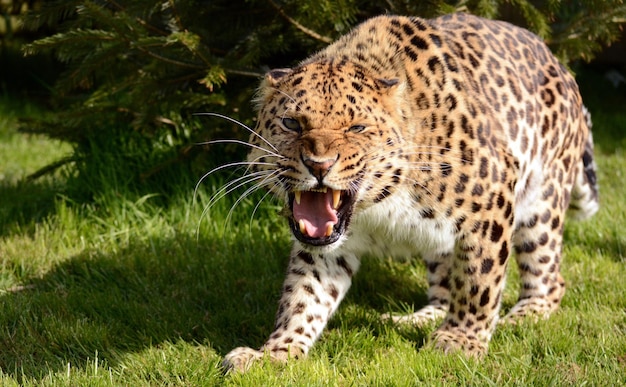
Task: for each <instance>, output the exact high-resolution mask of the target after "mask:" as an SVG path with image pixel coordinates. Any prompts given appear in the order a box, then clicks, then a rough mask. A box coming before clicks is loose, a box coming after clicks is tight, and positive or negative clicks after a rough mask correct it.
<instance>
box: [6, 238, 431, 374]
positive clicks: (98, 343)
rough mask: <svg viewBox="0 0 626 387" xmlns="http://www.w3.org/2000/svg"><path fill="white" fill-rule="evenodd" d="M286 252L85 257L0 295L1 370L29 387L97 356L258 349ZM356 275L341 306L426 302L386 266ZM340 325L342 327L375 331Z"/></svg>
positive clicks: (168, 246)
mask: <svg viewBox="0 0 626 387" xmlns="http://www.w3.org/2000/svg"><path fill="white" fill-rule="evenodd" d="M288 250H289V246H275V243H269V242H267V241H261V242H254V241H251V240H250V239H246V240H240V239H236V238H232V240H230V241H223V240H217V239H213V240H203V241H200V242H198V241H196V240H195V238H192V237H184V236H178V237H176V238H171V239H163V240H155V241H151V243H142V244H137V245H133V246H130V247H128V248H125V249H123V250H120V251H119V252H117V253H115V254H112V255H106V254H102V253H99V252H98V251H85V252H84V253H81V254H80V255H77V256H75V257H73V258H71V259H69V260H68V261H66V262H64V263H62V264H60V265H58V266H57V267H56V268H54V269H53V270H51V271H49V272H48V273H46V274H45V275H44V276H43V277H41V278H36V279H32V280H31V281H28V282H26V283H25V285H24V286H23V287H21V288H19V289H11V290H10V291H8V292H6V293H4V294H2V295H0V310H2V313H1V314H0V369H2V370H3V372H4V373H5V374H7V375H10V376H11V377H14V378H15V379H16V380H18V381H22V380H23V378H24V377H26V378H33V379H36V380H37V379H40V378H43V377H45V376H46V375H49V374H50V373H54V372H62V371H64V370H65V369H67V366H68V363H70V364H71V366H72V367H75V368H76V367H77V368H79V369H84V368H85V367H88V364H89V362H90V361H91V362H93V359H94V358H95V357H96V353H97V357H98V359H100V360H101V361H105V362H106V363H107V364H108V365H109V366H111V367H115V366H116V365H119V364H120V363H123V362H124V354H127V353H137V352H141V351H142V350H145V349H147V348H149V347H155V346H158V345H159V343H163V342H166V341H170V342H176V341H179V340H184V341H187V342H191V343H198V344H200V345H206V346H208V347H210V348H212V349H213V350H214V351H215V354H216V356H223V355H224V354H226V353H227V352H228V351H230V350H231V349H232V348H234V347H236V346H241V345H247V346H252V347H258V346H260V345H261V344H262V343H263V342H264V340H265V339H266V338H267V337H268V335H269V333H271V329H272V326H273V322H274V313H275V310H276V306H277V300H278V296H279V291H280V288H281V284H282V281H283V277H284V272H285V267H286V260H287V254H288ZM259 252H263V254H260V253H259ZM359 274H360V276H357V278H359V279H357V280H356V283H355V286H354V288H353V290H354V292H353V293H352V294H350V296H349V297H348V299H347V300H346V302H345V303H344V304H356V305H357V306H359V307H361V306H363V307H364V308H365V309H375V310H378V311H381V312H382V311H387V310H388V308H387V307H386V301H385V300H387V299H390V298H394V299H396V298H397V299H400V300H401V301H402V302H406V303H412V302H413V300H411V299H410V298H418V299H420V298H421V299H424V297H425V296H424V294H423V289H420V288H419V286H414V285H415V283H414V282H413V281H412V280H411V279H410V278H408V277H407V275H408V273H406V272H405V273H403V274H402V275H400V276H399V277H398V276H397V275H396V274H397V273H394V272H393V270H391V269H390V267H389V265H387V264H385V263H384V262H376V261H371V262H370V263H367V264H365V265H364V267H363V270H362V272H360V273H359ZM394 294H395V295H394ZM344 307H345V305H344ZM345 316H346V317H345V318H343V321H342V323H341V325H343V326H346V325H347V326H349V327H350V326H355V327H359V326H361V325H362V324H366V325H368V324H369V325H370V326H373V328H374V330H378V329H379V328H380V326H379V324H376V323H372V321H371V319H370V321H368V320H367V319H365V320H363V319H360V318H359V317H354V316H352V315H350V314H346V315H345ZM333 325H336V323H334V324H331V329H333ZM407 335H409V336H411V335H415V333H410V332H409V333H407ZM89 359H91V360H89ZM207 366H210V364H207Z"/></svg>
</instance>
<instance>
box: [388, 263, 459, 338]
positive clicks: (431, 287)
mask: <svg viewBox="0 0 626 387" xmlns="http://www.w3.org/2000/svg"><path fill="white" fill-rule="evenodd" d="M424 262H425V264H426V268H427V271H428V305H426V306H424V307H423V308H421V309H419V310H418V311H417V312H415V313H412V314H408V315H402V316H397V315H390V314H384V315H383V316H382V317H383V318H384V319H389V318H391V319H392V320H393V322H395V323H399V324H412V325H417V326H422V325H425V324H428V323H430V322H432V321H440V320H442V319H443V318H444V317H445V316H446V313H447V312H448V305H449V304H450V280H449V275H450V267H451V263H452V254H451V253H440V254H426V255H425V256H424Z"/></svg>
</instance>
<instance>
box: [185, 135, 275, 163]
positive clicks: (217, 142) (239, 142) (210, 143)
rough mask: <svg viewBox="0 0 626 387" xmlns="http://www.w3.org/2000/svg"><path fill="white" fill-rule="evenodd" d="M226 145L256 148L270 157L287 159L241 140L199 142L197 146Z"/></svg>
mask: <svg viewBox="0 0 626 387" xmlns="http://www.w3.org/2000/svg"><path fill="white" fill-rule="evenodd" d="M225 143H226V144H228V143H230V144H240V145H245V146H249V147H251V148H255V149H258V150H260V151H263V152H266V153H267V154H268V155H269V156H275V157H279V158H282V159H284V158H285V156H283V155H280V154H278V153H275V152H272V151H270V150H268V149H265V148H263V147H260V146H258V145H254V144H250V143H249V142H246V141H241V140H231V139H223V140H211V141H205V142H199V143H196V145H212V144H225ZM269 156H266V157H269Z"/></svg>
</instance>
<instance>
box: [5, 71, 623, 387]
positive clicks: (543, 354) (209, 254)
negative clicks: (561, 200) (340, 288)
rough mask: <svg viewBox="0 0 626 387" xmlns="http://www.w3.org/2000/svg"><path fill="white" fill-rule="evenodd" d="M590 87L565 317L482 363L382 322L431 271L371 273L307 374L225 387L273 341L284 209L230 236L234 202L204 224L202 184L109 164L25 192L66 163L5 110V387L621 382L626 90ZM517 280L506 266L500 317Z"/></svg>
mask: <svg viewBox="0 0 626 387" xmlns="http://www.w3.org/2000/svg"><path fill="white" fill-rule="evenodd" d="M594 77H595V75H594V74H590V75H588V77H587V78H586V79H583V82H581V87H582V90H583V93H584V94H583V95H585V96H586V100H587V103H588V104H589V105H590V108H591V110H592V113H593V114H594V121H595V127H594V130H595V138H596V141H597V151H596V152H597V162H598V168H599V171H600V174H599V179H600V185H601V190H602V191H601V193H602V209H601V211H600V212H599V213H598V215H597V216H595V217H594V218H593V219H591V220H590V221H587V222H583V223H574V222H570V223H568V225H567V227H566V232H565V233H566V247H565V252H564V265H563V276H564V277H565V279H566V281H567V283H568V291H567V293H566V296H565V298H564V300H563V303H562V307H561V309H560V311H559V312H558V313H557V314H555V315H554V316H553V317H551V318H550V319H549V320H547V321H540V322H538V323H535V324H533V323H523V324H522V325H520V326H503V327H500V328H499V329H498V330H497V331H496V333H495V335H494V337H493V340H492V342H491V346H490V353H489V355H488V356H487V357H486V358H485V359H483V360H482V361H476V360H467V359H464V358H462V357H459V356H454V355H453V356H444V355H442V354H440V353H438V352H435V351H431V350H428V349H424V348H422V346H423V344H424V342H425V340H426V339H427V337H428V334H429V332H431V331H432V329H434V326H431V327H425V328H410V327H395V326H392V325H391V324H388V323H385V322H381V321H380V319H379V315H380V313H383V312H387V311H390V310H391V311H394V312H400V311H402V310H403V309H410V308H412V307H413V306H412V305H414V303H415V307H418V306H419V305H420V303H423V302H425V291H426V281H425V275H424V269H423V267H422V266H421V265H420V264H419V263H396V262H392V261H389V260H384V259H383V260H375V259H370V260H365V261H364V264H363V268H362V270H361V271H360V272H359V274H358V275H357V276H356V278H355V282H354V285H353V288H352V289H351V291H350V293H349V294H348V297H347V299H346V300H345V301H344V303H343V304H342V306H341V307H340V309H339V311H338V313H337V314H336V315H335V316H334V317H333V319H332V320H331V322H330V324H329V327H328V329H327V330H326V331H325V333H324V334H323V336H322V338H321V340H320V341H319V342H318V344H317V345H316V346H315V347H314V348H313V350H312V351H311V353H310V356H309V358H308V359H306V360H304V361H298V362H290V363H288V364H287V365H275V364H270V363H265V364H262V366H260V367H255V368H253V369H252V370H251V372H249V373H248V374H245V375H229V376H224V375H222V373H221V370H220V368H219V364H220V362H221V360H222V358H223V356H224V355H225V354H226V353H227V352H228V351H230V350H231V349H232V348H234V347H236V346H240V345H249V346H259V345H261V344H262V343H263V341H264V339H265V338H266V337H267V335H268V334H269V333H270V332H271V328H272V325H273V316H274V313H275V308H276V303H277V299H278V295H279V291H280V287H281V283H282V279H283V274H284V270H285V266H286V260H287V256H288V252H289V242H288V241H289V235H288V232H287V228H286V225H285V224H284V222H283V221H282V220H281V219H280V218H279V217H278V216H276V214H275V213H276V211H277V208H276V207H275V206H274V205H273V204H272V203H271V202H269V201H268V202H267V203H266V204H265V205H263V206H261V208H260V209H259V210H258V211H257V213H256V214H255V215H254V216H252V212H253V210H254V206H255V202H254V200H256V199H258V197H257V198H255V199H250V200H247V201H244V202H243V203H242V204H240V205H239V206H238V207H236V208H235V210H234V212H233V218H232V220H230V221H229V222H228V223H226V222H225V219H226V217H227V214H228V211H229V209H230V206H231V205H232V203H233V202H234V199H233V198H231V199H229V200H223V201H221V202H219V203H218V204H217V205H216V206H215V207H214V208H213V209H212V211H211V212H210V213H209V214H208V215H206V216H205V217H202V209H203V207H204V205H205V204H206V203H207V202H208V200H209V198H210V196H211V194H212V192H214V191H215V190H216V189H218V188H219V186H220V184H221V183H220V182H219V181H218V180H217V179H213V180H209V181H207V183H206V184H204V185H203V189H202V190H201V191H200V194H199V197H198V200H197V202H194V201H193V200H192V199H193V187H194V184H195V181H196V179H197V176H194V174H193V173H189V172H185V171H183V172H181V171H171V172H165V173H164V174H160V175H158V176H156V177H155V178H154V179H152V180H150V181H148V182H146V183H145V184H143V185H142V184H139V183H137V181H132V178H131V177H129V175H128V174H125V173H124V170H123V169H124V164H122V165H120V164H119V162H116V161H115V160H108V159H106V156H101V157H103V159H102V160H99V161H100V162H99V163H96V164H97V165H100V166H101V169H97V170H96V169H89V170H85V171H82V176H75V175H73V174H70V173H69V172H68V171H69V170H66V171H61V172H60V173H58V174H57V175H56V176H54V177H51V178H48V179H44V180H37V181H35V182H32V183H28V184H27V183H24V182H23V177H24V176H26V175H28V174H29V173H32V172H34V171H35V170H37V169H38V168H40V167H41V166H43V165H45V164H46V163H48V162H50V161H53V160H55V159H58V158H59V157H62V156H64V155H66V154H67V153H68V152H69V151H70V149H69V148H67V147H62V146H60V145H59V144H55V143H50V142H49V141H45V140H42V139H41V138H38V137H32V136H31V137H29V136H24V135H22V134H18V133H16V132H15V129H14V128H15V119H14V117H16V116H17V115H21V114H26V115H28V114H37V111H36V109H35V110H29V109H34V108H28V107H20V108H19V109H15V108H11V106H13V105H12V104H11V103H9V102H8V101H7V100H2V101H0V161H1V163H0V237H1V238H2V239H1V240H0V385H7V386H13V385H15V386H17V385H27V386H28V385H32V386H35V385H36V386H39V385H44V386H57V385H72V386H109V385H128V386H142V385H176V386H178V385H180V386H197V385H222V384H225V385H250V386H259V385H324V386H326V385H339V386H347V385H397V386H406V385H415V384H418V383H423V384H426V385H454V386H456V385H523V386H526V385H583V384H591V385H610V384H624V383H626V281H625V280H624V278H626V236H625V234H624V232H623V229H624V226H626V201H625V200H624V192H626V182H625V181H626V179H625V176H624V174H626V154H625V153H624V152H625V150H626V134H625V133H626V113H624V111H623V106H626V100H625V99H624V97H623V95H624V89H621V91H615V93H609V92H608V91H609V90H610V89H609V87H610V86H605V88H604V89H603V90H601V92H600V93H595V91H594V90H595V89H594V85H597V84H599V83H600V82H602V79H601V77H600V76H598V78H597V79H596V78H594ZM620 92H621V96H620ZM587 96H588V98H587ZM42 154H43V155H45V157H42V156H40V155H42ZM99 157H100V156H99ZM81 182H82V183H81ZM85 182H87V183H85ZM81 184H83V185H82V186H81ZM163 187H166V188H163ZM516 278H517V272H516V270H515V269H514V268H511V270H510V276H509V281H508V287H507V291H506V294H505V299H504V306H505V308H508V307H510V306H512V305H513V304H514V302H515V298H516V291H517V286H518V285H517V283H516Z"/></svg>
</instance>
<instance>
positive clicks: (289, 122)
mask: <svg viewBox="0 0 626 387" xmlns="http://www.w3.org/2000/svg"><path fill="white" fill-rule="evenodd" d="M282 123H283V126H284V127H285V128H287V129H289V130H292V131H294V132H298V133H300V132H301V131H302V127H301V126H300V122H298V120H296V119H295V118H289V117H284V118H283V119H282Z"/></svg>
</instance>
